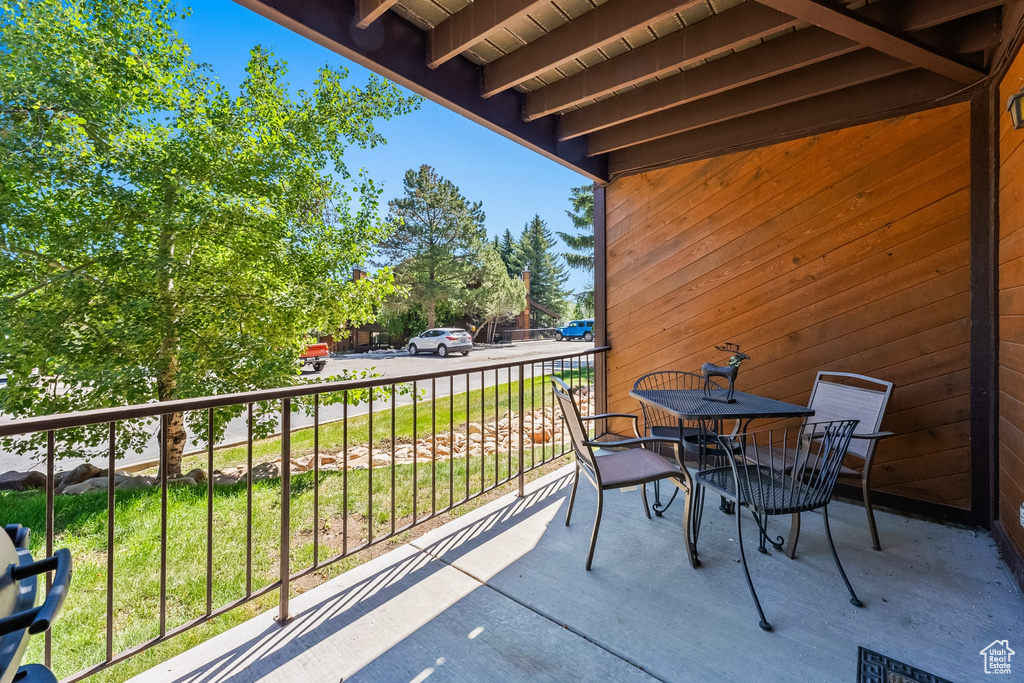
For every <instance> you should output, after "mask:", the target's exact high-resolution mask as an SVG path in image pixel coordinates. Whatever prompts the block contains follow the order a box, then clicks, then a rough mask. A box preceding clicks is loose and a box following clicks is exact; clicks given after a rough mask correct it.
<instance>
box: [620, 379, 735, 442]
mask: <svg viewBox="0 0 1024 683" xmlns="http://www.w3.org/2000/svg"><path fill="white" fill-rule="evenodd" d="M708 382H709V384H711V385H712V386H714V388H717V389H721V388H722V387H721V385H719V384H718V383H717V382H715V381H714V380H708ZM703 388H704V376H703V375H701V374H700V373H698V372H684V371H682V370H659V371H657V372H651V373H648V374H646V375H644V376H643V377H641V378H640V379H638V380H637V381H636V382H635V383H634V384H633V390H634V391H638V390H666V389H668V390H680V389H703ZM640 407H641V409H642V410H643V415H644V426H645V428H646V429H648V430H650V428H651V427H675V426H677V425H678V424H679V420H678V419H677V418H676V417H674V416H672V415H670V414H669V413H667V412H665V411H664V410H661V409H660V408H656V407H654V406H650V405H647V404H646V403H641V404H640Z"/></svg>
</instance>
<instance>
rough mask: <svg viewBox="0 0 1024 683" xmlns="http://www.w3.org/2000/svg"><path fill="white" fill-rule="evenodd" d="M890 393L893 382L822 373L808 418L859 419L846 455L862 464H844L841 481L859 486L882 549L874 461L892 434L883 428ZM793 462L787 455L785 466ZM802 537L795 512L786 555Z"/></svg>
mask: <svg viewBox="0 0 1024 683" xmlns="http://www.w3.org/2000/svg"><path fill="white" fill-rule="evenodd" d="M891 394H892V382H886V381H884V380H880V379H875V378H873V377H867V376H865V375H855V374H852V373H849V372H819V373H818V376H817V378H816V379H815V380H814V388H813V389H811V400H810V402H809V403H808V404H807V406H808V407H809V408H813V409H814V417H812V418H808V419H809V420H813V421H815V422H822V421H826V420H859V422H858V424H857V428H856V429H855V430H854V433H853V438H852V439H851V441H850V447H849V449H848V450H847V456H849V457H850V458H851V459H853V460H858V461H860V463H858V464H860V467H857V468H853V467H847V466H845V465H844V466H843V467H842V468H841V469H840V470H839V480H840V481H842V482H843V483H850V484H853V485H859V486H860V488H861V494H862V495H863V497H864V510H865V511H866V512H867V515H868V528H869V529H870V530H871V547H873V548H874V549H875V550H881V549H882V546H881V544H880V543H879V541H878V529H877V528H876V527H875V514H874V511H873V510H872V508H871V464H872V461H873V460H874V456H875V446H876V445H877V444H878V441H879V440H880V439H884V438H887V437H890V436H893V433H892V432H883V431H880V429H881V426H882V417H883V416H884V415H885V407H886V406H887V405H888V403H889V396H890V395H891ZM792 465H793V458H792V454H788V455H787V457H786V458H785V468H786V469H790V468H791V467H792ZM799 537H800V515H799V514H797V515H793V520H792V523H791V525H790V532H789V542H788V543H787V545H786V555H788V556H789V557H791V558H792V557H795V556H796V544H797V541H798V540H799Z"/></svg>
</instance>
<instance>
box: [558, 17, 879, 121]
mask: <svg viewBox="0 0 1024 683" xmlns="http://www.w3.org/2000/svg"><path fill="white" fill-rule="evenodd" d="M858 49H860V45H858V44H857V43H856V42H854V41H852V40H846V39H845V38H840V37H838V36H836V35H834V34H832V33H829V32H828V31H825V30H824V29H820V28H816V27H811V28H806V29H803V30H801V31H797V32H796V33H793V34H790V35H787V36H783V37H781V38H776V39H775V40H771V41H768V42H766V43H763V44H761V45H758V46H757V47H752V48H750V49H748V50H743V51H742V52H737V53H736V54H733V55H729V56H728V57H723V58H721V59H716V60H715V61H713V62H711V63H709V64H706V65H704V66H701V67H697V68H696V69H691V70H689V71H684V72H682V73H680V74H678V75H675V76H670V77H669V78H666V79H664V80H661V81H658V82H657V83H651V84H649V85H646V86H644V87H643V88H639V89H637V90H634V91H631V92H628V93H623V94H621V95H616V96H615V97H610V98H608V99H606V100H603V101H601V102H598V103H596V104H592V105H590V106H588V107H584V108H582V109H577V110H575V111H570V112H566V113H565V114H563V115H562V116H560V117H559V126H558V137H559V139H560V140H568V139H571V138H574V137H578V136H580V135H585V134H587V133H592V132H594V131H596V130H601V129H602V128H607V127H608V126H612V125H615V124H618V123H622V122H625V121H631V120H633V119H637V118H639V117H641V116H646V115H648V114H653V113H656V112H659V111H663V110H665V109H669V108H671V107H677V106H680V105H683V104H686V103H687V102H694V101H696V100H699V99H701V98H703V97H710V96H712V95H716V94H718V93H721V92H725V91H727V90H731V89H732V88H737V87H740V86H743V85H746V84H748V83H754V82H756V81H759V80H761V79H764V78H771V77H772V76H777V75H779V74H783V73H786V72H788V71H793V70H794V69H799V68H801V67H806V66H809V65H811V64H816V63H818V62H822V61H824V60H826V59H830V58H832V57H838V56H839V55H842V54H846V53H848V52H853V51H854V50H858Z"/></svg>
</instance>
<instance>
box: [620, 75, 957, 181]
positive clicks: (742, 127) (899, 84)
mask: <svg viewBox="0 0 1024 683" xmlns="http://www.w3.org/2000/svg"><path fill="white" fill-rule="evenodd" d="M961 89H962V88H961V86H960V85H959V83H958V82H956V81H951V80H949V79H947V78H944V77H942V76H939V75H937V74H934V73H931V72H929V71H926V70H923V69H915V70H913V71H910V72H907V73H904V74H899V75H897V76H890V77H889V78H886V79H883V80H881V81H873V82H871V83H864V84H861V85H857V86H854V87H852V88H847V89H845V90H840V91H837V92H834V93H829V94H827V95H821V96H820V97H815V98H813V99H810V100H804V101H802V102H795V103H793V104H787V105H785V106H783V107H776V108H775V109H769V110H768V111H766V112H762V113H759V114H753V115H751V116H744V117H743V118H739V119H735V120H733V121H726V122H725V123H719V124H715V125H713V126H707V127H705V128H701V129H700V130H698V131H693V132H690V133H681V134H679V135H674V136H672V137H668V138H664V139H662V140H657V141H655V142H648V143H644V144H642V145H636V146H635V147H627V148H626V149H623V150H619V151H617V152H612V153H611V154H610V155H609V162H608V170H609V173H610V174H611V176H612V177H616V176H619V175H623V174H626V173H636V172H640V171H644V170H650V169H652V168H658V167H662V166H669V165H674V164H679V163H685V162H687V161H692V160H695V159H705V158H707V157H710V156H718V155H721V154H727V153H730V152H735V151H739V150H743V149H750V148H752V147H759V146H762V145H765V144H771V143H774V142H778V141H781V140H791V139H795V138H798V137H804V136H806V135H811V134H815V133H819V132H823V131H825V130H835V129H837V128H842V127H845V126H848V125H854V124H857V123H863V122H866V121H869V120H877V119H878V118H883V117H888V116H894V115H899V114H900V113H903V111H904V110H906V109H908V108H912V107H922V106H924V105H927V104H929V103H932V102H934V101H935V100H938V99H939V98H942V97H946V96H949V95H952V94H953V93H955V92H957V91H958V90H961Z"/></svg>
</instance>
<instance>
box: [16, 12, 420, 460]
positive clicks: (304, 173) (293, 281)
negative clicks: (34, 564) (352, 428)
mask: <svg viewBox="0 0 1024 683" xmlns="http://www.w3.org/2000/svg"><path fill="white" fill-rule="evenodd" d="M185 18H186V15H185V14H179V13H177V11H176V10H175V9H174V6H173V5H172V4H171V3H170V2H169V1H168V0H136V1H134V2H133V1H129V2H118V3H107V2H103V1H102V0H78V1H76V2H65V1H64V0H0V45H3V46H4V48H3V49H2V50H0V72H2V73H3V74H4V78H3V79H0V173H2V175H0V228H2V233H0V374H6V375H7V377H8V383H7V387H6V389H5V390H4V391H3V392H2V393H0V411H2V412H3V413H4V414H6V415H8V416H10V417H24V416H29V415H38V414H50V413H57V412H67V411H73V410H84V409H90V408H101V407H109V406H114V405H119V404H133V403H141V402H146V401H151V400H154V399H156V400H159V401H168V400H172V399H180V398H188V397H196V396H202V395H209V394H216V393H222V392H232V391H240V390H249V389H259V388H267V387H274V386H283V385H288V384H291V383H295V382H297V381H299V377H298V370H297V367H296V362H295V359H296V356H297V353H298V351H299V349H300V348H301V346H302V344H303V337H304V335H305V334H306V333H307V332H308V331H310V330H314V329H336V328H337V327H338V326H340V324H341V323H343V322H345V321H347V320H350V321H354V322H357V323H358V322H361V321H365V320H368V319H370V318H371V316H372V307H373V306H374V305H376V304H377V303H379V302H380V301H381V300H382V299H383V298H384V297H385V296H386V295H388V294H389V293H390V292H391V291H392V289H393V288H392V286H391V283H390V276H389V274H388V273H386V272H385V273H382V274H380V275H379V276H378V277H375V278H372V279H366V280H361V281H359V282H357V283H350V282H349V273H350V270H351V268H352V266H354V265H356V264H358V263H360V262H362V261H363V260H364V259H366V258H367V257H368V256H369V254H368V251H367V246H366V245H367V244H370V243H372V242H373V241H374V240H376V239H379V238H381V237H383V236H384V235H385V234H386V230H387V226H386V225H384V224H382V223H381V221H380V220H379V219H378V217H377V197H378V194H379V191H378V190H377V188H376V187H375V185H374V184H373V182H372V181H371V180H370V179H368V178H365V177H362V176H357V177H355V178H353V177H351V176H350V175H349V173H348V172H347V170H346V168H345V165H344V163H343V161H342V158H343V154H344V151H345V149H346V147H347V146H348V145H351V144H355V145H359V146H362V147H367V146H374V145H377V144H380V143H382V142H383V139H382V138H381V136H380V135H379V134H378V133H377V132H376V131H375V129H374V127H373V121H374V119H375V118H377V117H385V118H387V117H390V116H394V115H397V114H400V113H403V112H406V111H408V110H409V109H410V108H411V107H413V106H415V100H411V99H407V98H404V97H403V96H401V95H400V93H399V91H398V90H397V88H395V87H394V86H393V85H390V84H388V83H386V82H384V81H381V80H378V79H374V78H371V79H370V80H369V82H368V83H367V85H366V86H365V87H364V88H348V89H346V88H344V87H343V84H342V82H343V80H344V79H345V78H346V73H345V71H344V70H330V69H327V68H324V69H322V70H321V71H320V72H319V75H318V78H317V80H316V83H315V86H314V89H313V91H312V92H305V91H298V92H297V93H296V94H295V95H294V96H293V95H291V94H290V93H289V92H288V84H287V83H286V81H285V76H286V70H285V67H284V65H283V64H282V63H280V62H277V61H275V60H274V59H273V57H272V55H271V54H270V53H268V52H267V51H266V50H264V49H262V48H261V47H258V46H257V47H256V48H254V49H253V50H252V53H251V57H250V60H249V63H248V67H247V76H246V78H245V80H244V82H243V83H242V85H241V87H240V91H239V93H238V94H237V95H235V96H233V95H231V94H230V93H229V92H228V91H227V90H226V89H225V88H223V87H222V86H221V85H219V84H218V83H217V81H216V80H215V79H214V78H212V77H211V75H210V74H209V73H208V71H207V70H206V68H205V67H202V66H200V65H197V64H195V63H194V62H193V61H192V60H191V59H190V56H189V55H190V52H189V48H188V46H187V45H186V44H185V43H184V42H182V41H181V39H180V38H178V35H177V33H176V32H175V30H174V24H175V22H177V21H180V20H183V19H185ZM37 369H38V375H36V374H35V373H36V370H37ZM241 410H242V407H241V406H239V407H237V408H236V409H223V410H218V411H216V412H215V416H214V417H215V427H214V436H215V438H218V437H219V436H220V434H221V433H222V429H223V427H224V425H225V424H226V422H227V420H228V419H230V418H231V417H233V416H234V415H236V414H240V412H241ZM273 410H274V408H273V406H261V407H259V408H258V414H257V417H258V419H259V423H258V425H257V434H259V433H265V432H266V431H268V430H269V429H271V428H272V427H273V424H274V416H273V414H272V413H273ZM192 420H194V422H192ZM168 424H169V430H168V436H167V444H166V445H167V450H168V461H167V471H168V473H169V474H171V475H172V476H173V475H176V474H177V473H178V472H179V471H180V459H181V454H182V450H183V448H184V446H185V443H186V440H187V433H186V424H188V425H189V426H190V427H191V428H192V431H193V433H199V434H202V435H203V436H204V438H205V415H204V414H202V411H200V414H190V415H189V416H184V415H182V414H181V413H174V414H172V415H171V416H170V418H169V423H168ZM152 429H153V426H152V425H145V424H139V423H138V422H137V421H134V422H124V423H121V424H120V425H119V434H118V439H117V443H118V448H119V451H120V452H121V453H123V452H125V451H126V450H129V449H136V448H139V447H141V446H142V444H143V443H145V442H146V440H148V438H149V436H150V434H151V431H152ZM104 432H105V430H103V429H98V430H63V431H61V432H59V433H58V436H59V438H60V439H61V443H60V444H59V445H58V452H59V453H60V454H62V455H86V456H88V455H91V454H93V451H92V448H94V447H96V446H99V445H101V444H102V440H103V438H104V436H105V433H104ZM4 446H5V447H6V448H7V449H8V450H10V451H13V452H29V451H30V450H31V449H32V448H33V447H34V445H33V444H31V443H29V442H26V441H13V442H12V441H10V440H8V441H7V442H6V443H5V444H4Z"/></svg>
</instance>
